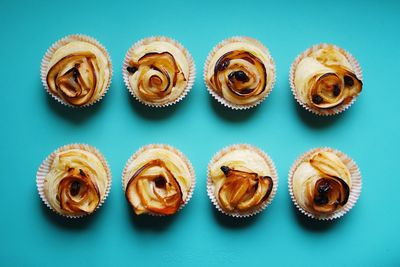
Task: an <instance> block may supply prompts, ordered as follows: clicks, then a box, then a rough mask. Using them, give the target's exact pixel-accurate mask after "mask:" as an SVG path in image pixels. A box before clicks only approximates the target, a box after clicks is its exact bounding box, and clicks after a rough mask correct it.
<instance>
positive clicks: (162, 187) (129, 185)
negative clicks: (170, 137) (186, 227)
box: [124, 145, 194, 215]
mask: <svg viewBox="0 0 400 267" xmlns="http://www.w3.org/2000/svg"><path fill="white" fill-rule="evenodd" d="M193 177H194V175H193V174H192V170H191V166H190V165H189V163H188V161H187V159H185V158H184V156H183V155H181V154H180V153H179V152H178V151H176V150H175V149H173V148H172V147H169V146H157V145H156V146H151V147H147V148H146V147H145V148H143V150H141V151H140V152H138V153H137V154H136V155H135V156H134V159H133V160H132V161H131V162H129V163H128V165H127V167H126V171H125V173H124V187H125V196H126V198H127V200H128V201H129V203H130V204H131V205H132V207H133V209H134V211H135V213H136V214H138V215H139V214H143V213H153V214H164V215H170V214H174V213H176V212H177V211H178V210H179V208H180V207H181V206H182V205H183V204H184V203H185V201H186V200H187V199H188V196H189V192H190V191H191V188H192V187H193V186H194V181H193V179H194V178H193Z"/></svg>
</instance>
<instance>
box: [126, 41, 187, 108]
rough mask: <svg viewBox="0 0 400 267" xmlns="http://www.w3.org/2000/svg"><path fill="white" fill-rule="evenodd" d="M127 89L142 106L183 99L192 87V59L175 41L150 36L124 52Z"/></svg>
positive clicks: (155, 105)
mask: <svg viewBox="0 0 400 267" xmlns="http://www.w3.org/2000/svg"><path fill="white" fill-rule="evenodd" d="M122 73H123V77H124V81H125V85H126V87H127V88H128V89H129V91H130V93H131V94H132V95H133V96H134V97H135V98H136V99H137V100H139V101H140V102H141V103H143V104H146V105H148V106H152V107H164V106H168V105H172V104H175V103H177V102H179V101H180V100H181V99H183V98H184V97H185V96H186V94H187V93H188V92H189V91H190V89H191V88H192V86H193V83H194V78H195V67H194V63H193V59H192V56H191V55H190V54H189V52H188V51H187V50H186V49H185V48H184V47H183V46H182V45H181V44H180V43H178V42H177V41H175V40H172V39H170V38H167V37H150V38H145V39H143V40H141V41H139V42H137V43H135V44H134V45H133V46H132V47H131V48H130V49H129V50H128V52H127V53H126V56H125V61H124V64H123V69H122Z"/></svg>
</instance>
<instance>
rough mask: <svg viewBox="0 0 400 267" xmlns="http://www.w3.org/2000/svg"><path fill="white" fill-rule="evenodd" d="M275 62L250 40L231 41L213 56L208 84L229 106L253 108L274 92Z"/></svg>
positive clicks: (236, 39) (262, 48) (208, 71)
mask: <svg viewBox="0 0 400 267" xmlns="http://www.w3.org/2000/svg"><path fill="white" fill-rule="evenodd" d="M273 69H274V63H273V61H272V59H271V57H270V55H269V52H268V50H267V49H266V48H265V47H263V46H262V45H261V44H260V43H259V42H258V41H256V40H253V39H251V38H232V39H228V40H226V41H225V43H222V45H221V46H220V47H219V48H217V49H216V50H215V51H214V52H212V54H211V58H210V59H209V63H208V65H207V66H206V76H205V79H206V83H207V86H208V87H209V88H210V89H212V90H213V91H214V92H215V93H216V94H217V95H219V96H220V97H222V98H224V99H226V100H227V101H229V102H230V103H233V104H237V105H251V104H254V103H256V102H257V101H259V100H260V99H263V98H264V97H265V96H266V95H267V94H268V93H269V92H270V91H271V89H272V85H273V80H274V75H275V74H274V71H273Z"/></svg>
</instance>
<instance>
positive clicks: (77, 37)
mask: <svg viewBox="0 0 400 267" xmlns="http://www.w3.org/2000/svg"><path fill="white" fill-rule="evenodd" d="M71 41H83V42H87V43H90V44H92V45H95V46H96V47H98V48H99V49H100V50H101V51H102V52H103V53H104V55H105V56H106V58H107V60H108V63H109V66H110V76H109V78H108V81H107V86H106V88H105V89H104V91H103V93H102V94H101V95H100V96H99V97H98V98H96V99H93V100H92V101H91V102H89V103H87V104H85V105H82V106H74V105H72V104H70V103H68V102H67V101H65V100H64V99H62V98H61V97H60V96H58V95H56V94H54V93H52V92H51V91H50V89H49V86H48V85H47V81H46V78H47V72H48V65H49V62H50V60H51V58H52V56H53V55H54V53H55V52H56V51H57V49H59V48H60V47H62V46H64V45H66V44H68V43H70V42H71ZM112 75H113V69H112V63H111V58H110V55H109V53H108V51H107V49H106V48H105V47H104V46H103V45H102V44H101V43H100V42H99V41H97V40H96V39H94V38H93V37H90V36H87V35H83V34H72V35H67V36H65V37H63V38H61V39H60V40H58V41H56V42H55V43H53V44H52V45H51V46H50V48H49V49H47V51H46V53H45V54H44V56H43V59H42V63H41V66H40V78H41V80H42V84H43V87H44V88H45V89H46V91H47V93H49V94H50V95H51V97H52V98H54V99H55V100H57V101H58V102H59V103H61V104H63V105H65V106H67V107H72V108H82V107H88V106H91V105H93V104H95V103H97V102H99V101H100V100H101V99H103V97H104V96H105V94H106V93H107V91H108V90H109V88H110V85H111V78H112Z"/></svg>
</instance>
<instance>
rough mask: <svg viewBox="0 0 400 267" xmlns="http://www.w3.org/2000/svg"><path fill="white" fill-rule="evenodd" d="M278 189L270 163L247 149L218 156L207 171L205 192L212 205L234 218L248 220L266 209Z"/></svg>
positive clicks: (240, 147) (256, 151) (232, 149)
mask: <svg viewBox="0 0 400 267" xmlns="http://www.w3.org/2000/svg"><path fill="white" fill-rule="evenodd" d="M277 186H278V176H277V173H276V170H275V166H274V164H273V162H272V160H271V159H270V158H269V157H268V156H267V155H266V154H265V153H264V152H262V151H261V150H260V149H258V148H256V147H253V146H250V145H244V144H241V145H233V146H230V147H227V148H225V149H223V150H221V151H220V152H218V153H217V154H216V155H215V156H214V157H213V159H212V160H211V162H210V164H209V167H208V179H207V190H208V195H209V197H210V199H211V201H212V202H213V203H214V205H215V206H216V207H217V208H218V209H219V210H220V211H222V212H223V213H225V214H227V215H231V216H235V217H241V216H251V215H254V214H256V213H258V212H260V211H262V210H263V209H265V208H266V207H267V205H268V204H269V203H270V202H271V201H272V199H273V197H274V195H275V192H276V189H277Z"/></svg>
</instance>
